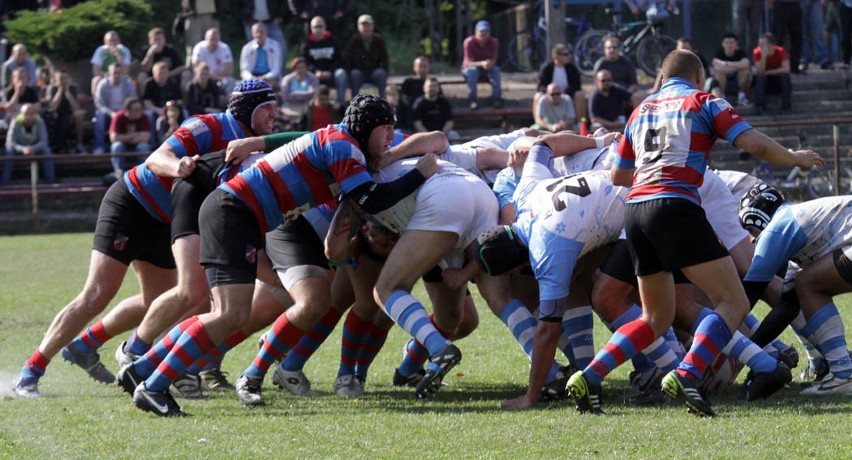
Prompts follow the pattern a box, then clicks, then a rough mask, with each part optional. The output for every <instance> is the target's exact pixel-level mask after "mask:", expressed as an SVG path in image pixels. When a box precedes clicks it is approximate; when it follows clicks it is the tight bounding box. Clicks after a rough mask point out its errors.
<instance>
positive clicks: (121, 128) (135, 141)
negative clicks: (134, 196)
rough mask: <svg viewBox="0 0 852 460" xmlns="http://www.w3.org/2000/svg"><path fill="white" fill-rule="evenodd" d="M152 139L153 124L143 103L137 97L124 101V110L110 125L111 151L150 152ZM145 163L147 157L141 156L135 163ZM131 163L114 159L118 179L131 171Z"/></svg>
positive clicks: (123, 159)
mask: <svg viewBox="0 0 852 460" xmlns="http://www.w3.org/2000/svg"><path fill="white" fill-rule="evenodd" d="M150 139H151V124H150V123H149V122H148V117H146V116H145V111H144V110H143V109H142V101H140V100H139V99H137V98H135V97H131V98H129V99H127V100H126V101H124V108H123V109H121V110H119V111H118V113H117V114H115V116H114V117H112V123H110V125H109V140H110V142H111V143H112V145H110V149H109V151H110V152H111V153H114V154H115V153H126V152H141V153H146V152H150V151H151V144H149V142H150ZM144 161H145V156H144V155H140V156H139V157H138V158H137V159H135V160H134V161H133V163H134V164H141V163H142V162H144ZM129 163H130V162H128V161H127V159H126V158H123V157H112V169H113V171H114V172H115V176H116V177H117V178H121V174H122V173H124V171H125V170H126V169H129V168H127V166H126V165H128V164H129Z"/></svg>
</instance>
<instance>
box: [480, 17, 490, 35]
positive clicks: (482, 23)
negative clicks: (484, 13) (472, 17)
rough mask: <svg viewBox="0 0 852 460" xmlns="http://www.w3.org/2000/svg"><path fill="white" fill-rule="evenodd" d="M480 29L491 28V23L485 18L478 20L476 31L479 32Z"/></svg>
mask: <svg viewBox="0 0 852 460" xmlns="http://www.w3.org/2000/svg"><path fill="white" fill-rule="evenodd" d="M480 30H491V23H490V22H488V21H486V20H484V19H483V20H482V21H479V22H477V23H476V31H477V32H479V31H480Z"/></svg>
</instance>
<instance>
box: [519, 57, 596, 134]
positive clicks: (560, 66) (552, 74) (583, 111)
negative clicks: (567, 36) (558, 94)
mask: <svg viewBox="0 0 852 460" xmlns="http://www.w3.org/2000/svg"><path fill="white" fill-rule="evenodd" d="M551 83H556V84H557V85H559V87H560V88H563V89H562V91H563V92H564V94H566V95H567V96H568V97H569V98H571V101H572V102H573V106H574V110H575V111H576V116H577V118H578V119H583V118H586V119H588V118H589V110H588V108H589V101H588V99H586V94H585V93H583V87H582V81H581V80H580V70H579V69H578V68H577V66H575V65H574V63H573V62H572V60H571V50H570V49H569V48H568V47H567V46H565V44H563V43H557V44H556V45H554V46H553V49H552V50H551V51H550V61H549V62H547V63H545V64H544V65H543V66H541V69H540V70H539V72H538V88H537V89H538V91H537V92H536V94H535V96H534V97H533V107H535V106H536V103H537V102H538V99H539V98H540V97H542V96H543V95H544V94H545V92H547V86H548V85H550V84H551Z"/></svg>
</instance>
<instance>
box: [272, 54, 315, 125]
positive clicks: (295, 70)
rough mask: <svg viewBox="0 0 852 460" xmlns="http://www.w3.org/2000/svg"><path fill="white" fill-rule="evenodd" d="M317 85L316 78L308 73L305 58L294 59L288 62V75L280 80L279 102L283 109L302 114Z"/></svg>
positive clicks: (309, 102)
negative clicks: (281, 103)
mask: <svg viewBox="0 0 852 460" xmlns="http://www.w3.org/2000/svg"><path fill="white" fill-rule="evenodd" d="M319 85H320V83H319V79H318V78H317V76H316V75H314V74H312V73H310V72H308V65H307V64H306V63H305V58H303V57H301V56H297V57H294V58H293V60H291V61H290V73H288V74H287V75H285V76H284V78H282V79H281V101H282V102H283V103H284V108H286V109H290V110H293V111H297V112H299V113H300V114H304V113H305V110H307V108H308V106H309V105H310V104H311V100H312V99H313V98H314V93H316V91H317V88H318V87H319Z"/></svg>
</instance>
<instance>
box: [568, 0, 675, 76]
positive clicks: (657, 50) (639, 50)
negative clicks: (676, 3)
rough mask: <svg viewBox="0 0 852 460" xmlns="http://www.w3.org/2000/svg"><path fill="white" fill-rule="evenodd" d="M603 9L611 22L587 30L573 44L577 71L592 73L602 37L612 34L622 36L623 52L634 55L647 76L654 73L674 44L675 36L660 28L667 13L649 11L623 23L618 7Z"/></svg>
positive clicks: (601, 50)
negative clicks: (641, 19)
mask: <svg viewBox="0 0 852 460" xmlns="http://www.w3.org/2000/svg"><path fill="white" fill-rule="evenodd" d="M606 13H607V14H609V15H611V16H612V26H611V27H610V28H609V29H591V30H588V31H586V32H585V33H583V35H582V36H581V37H580V39H579V40H577V44H576V45H575V46H574V63H575V64H576V65H577V68H579V69H580V72H582V73H583V74H585V75H587V76H594V69H595V63H596V62H598V59H600V58H601V57H603V55H604V46H603V41H604V38H606V37H608V36H610V35H615V36H617V37H618V38H619V39H620V40H621V43H622V51H623V53H624V54H625V55H626V56H632V57H634V62H636V64H637V65H638V66H639V68H640V69H642V71H643V72H645V74H647V75H648V76H649V77H652V78H654V77H656V76H657V74H658V73H659V72H660V69H661V68H662V66H663V59H665V57H666V55H668V54H669V53H670V52H671V51H672V50H674V49H675V47H676V46H677V42H676V41H675V39H673V38H672V37H669V36H668V35H665V34H663V33H662V32H661V29H662V27H663V23H664V22H665V20H666V18H668V14H651V12H650V11H649V12H648V15H647V18H646V19H645V20H643V21H633V22H627V23H622V22H621V12H620V11H617V10H613V9H611V8H607V9H606ZM674 14H678V12H677V11H675V12H674Z"/></svg>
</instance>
